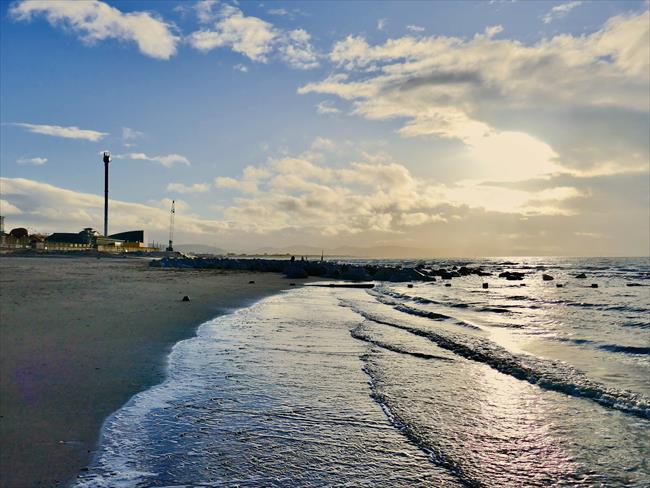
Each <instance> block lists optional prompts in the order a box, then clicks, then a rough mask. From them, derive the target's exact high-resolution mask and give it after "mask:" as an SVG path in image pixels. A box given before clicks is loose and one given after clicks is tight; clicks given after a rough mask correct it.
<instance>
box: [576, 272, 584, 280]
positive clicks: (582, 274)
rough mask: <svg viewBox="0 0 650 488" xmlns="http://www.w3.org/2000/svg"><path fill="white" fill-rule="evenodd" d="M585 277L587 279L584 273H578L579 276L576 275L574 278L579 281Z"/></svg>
mask: <svg viewBox="0 0 650 488" xmlns="http://www.w3.org/2000/svg"><path fill="white" fill-rule="evenodd" d="M586 277H587V275H586V274H584V273H580V274H577V275H576V278H580V279H585V278H586Z"/></svg>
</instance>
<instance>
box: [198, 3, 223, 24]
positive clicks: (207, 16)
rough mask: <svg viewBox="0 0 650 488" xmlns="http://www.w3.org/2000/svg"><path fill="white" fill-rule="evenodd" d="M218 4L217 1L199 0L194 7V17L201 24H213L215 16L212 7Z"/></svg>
mask: <svg viewBox="0 0 650 488" xmlns="http://www.w3.org/2000/svg"><path fill="white" fill-rule="evenodd" d="M218 4H219V2H218V1H217V0H200V1H198V2H196V4H195V5H194V10H195V11H196V17H197V19H198V21H199V22H200V23H202V24H208V23H210V22H213V21H214V20H215V19H216V18H217V15H216V14H215V12H214V7H216V6H217V5H218Z"/></svg>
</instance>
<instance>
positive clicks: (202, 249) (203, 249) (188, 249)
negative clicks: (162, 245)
mask: <svg viewBox="0 0 650 488" xmlns="http://www.w3.org/2000/svg"><path fill="white" fill-rule="evenodd" d="M174 251H179V252H184V253H192V254H226V253H227V252H228V251H226V250H225V249H221V248H220V247H216V246H209V245H206V244H174Z"/></svg>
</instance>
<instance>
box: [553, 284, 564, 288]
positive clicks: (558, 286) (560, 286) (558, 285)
mask: <svg viewBox="0 0 650 488" xmlns="http://www.w3.org/2000/svg"><path fill="white" fill-rule="evenodd" d="M555 286H556V287H557V288H564V285H563V284H562V283H557V284H556V285H555Z"/></svg>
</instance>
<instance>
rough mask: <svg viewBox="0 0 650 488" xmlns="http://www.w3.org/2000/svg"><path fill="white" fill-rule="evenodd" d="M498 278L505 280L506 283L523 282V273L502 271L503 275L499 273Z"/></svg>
mask: <svg viewBox="0 0 650 488" xmlns="http://www.w3.org/2000/svg"><path fill="white" fill-rule="evenodd" d="M499 278H505V279H506V280H508V281H516V280H523V279H524V273H521V272H519V271H504V272H503V273H499Z"/></svg>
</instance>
